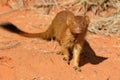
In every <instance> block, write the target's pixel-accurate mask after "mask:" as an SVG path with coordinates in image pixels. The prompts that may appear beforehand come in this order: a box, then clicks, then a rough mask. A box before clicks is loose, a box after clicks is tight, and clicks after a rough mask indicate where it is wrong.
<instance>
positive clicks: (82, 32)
mask: <svg viewBox="0 0 120 80" xmlns="http://www.w3.org/2000/svg"><path fill="white" fill-rule="evenodd" d="M88 25H89V18H88V16H74V14H73V13H72V12H70V11H61V12H59V13H58V14H57V15H56V17H55V18H54V20H53V21H52V23H51V25H50V26H49V28H48V29H47V30H46V31H45V32H43V33H37V34H29V33H26V32H23V31H21V30H20V29H18V28H16V27H15V30H16V31H17V33H19V34H20V35H23V36H27V37H40V38H43V39H46V40H47V39H51V38H55V40H57V41H58V42H59V44H60V46H61V49H60V53H62V54H64V60H66V61H67V62H68V63H69V60H70V53H69V52H70V51H72V54H73V60H74V68H75V69H76V70H79V60H80V59H79V56H80V53H81V50H82V46H83V44H84V41H85V36H86V32H87V28H88ZM12 30H13V29H12ZM14 32H15V31H14ZM69 50H70V51H69Z"/></svg>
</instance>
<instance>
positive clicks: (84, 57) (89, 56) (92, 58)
mask: <svg viewBox="0 0 120 80" xmlns="http://www.w3.org/2000/svg"><path fill="white" fill-rule="evenodd" d="M106 59H107V58H105V57H101V56H97V55H96V54H95V52H94V51H93V49H92V48H91V47H90V45H89V43H88V42H87V41H85V43H84V45H83V50H82V53H81V55H80V62H79V66H83V65H85V64H86V63H91V64H95V65H96V64H99V63H100V62H102V61H104V60H106Z"/></svg>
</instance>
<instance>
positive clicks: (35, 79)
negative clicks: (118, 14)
mask: <svg viewBox="0 0 120 80" xmlns="http://www.w3.org/2000/svg"><path fill="white" fill-rule="evenodd" d="M6 8H7V7H5V9H6ZM1 9H4V8H1ZM53 17H54V16H52V17H51V16H41V15H38V14H36V12H33V11H22V10H21V11H16V12H13V13H10V14H5V15H0V23H2V22H6V21H9V22H12V23H13V24H15V25H16V26H17V27H18V28H20V29H22V30H23V31H26V32H30V33H37V32H42V31H45V30H46V29H47V27H48V25H49V24H50V23H51V20H52V19H53ZM58 48H59V45H58V43H57V42H55V41H49V42H48V41H45V40H42V39H37V38H26V37H22V36H20V35H18V34H14V33H11V32H9V31H6V30H4V29H2V28H0V80H120V67H119V66H120V37H106V36H103V35H99V34H96V35H95V34H90V33H88V35H87V41H86V43H85V46H84V51H83V53H82V54H81V57H80V67H81V70H82V71H81V72H77V71H75V70H74V69H73V60H71V63H70V65H68V64H67V63H66V62H65V61H63V56H61V55H57V54H56V51H57V50H58Z"/></svg>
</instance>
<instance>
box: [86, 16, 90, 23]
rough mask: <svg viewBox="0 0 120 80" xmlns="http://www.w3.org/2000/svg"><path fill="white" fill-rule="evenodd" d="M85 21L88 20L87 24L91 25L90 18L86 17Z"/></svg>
mask: <svg viewBox="0 0 120 80" xmlns="http://www.w3.org/2000/svg"><path fill="white" fill-rule="evenodd" d="M85 20H86V22H87V24H89V23H90V18H89V17H88V16H85Z"/></svg>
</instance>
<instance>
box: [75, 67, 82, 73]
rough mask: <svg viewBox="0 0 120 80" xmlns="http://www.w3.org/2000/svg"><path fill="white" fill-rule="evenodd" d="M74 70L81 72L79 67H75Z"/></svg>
mask: <svg viewBox="0 0 120 80" xmlns="http://www.w3.org/2000/svg"><path fill="white" fill-rule="evenodd" d="M73 68H74V69H75V71H79V72H81V69H80V67H78V66H74V67H73Z"/></svg>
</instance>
